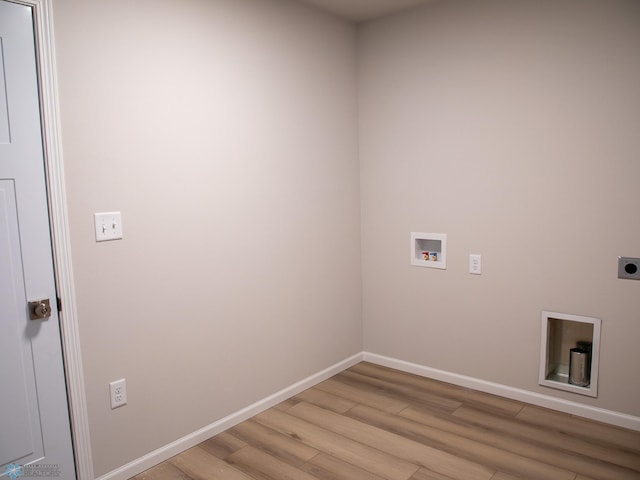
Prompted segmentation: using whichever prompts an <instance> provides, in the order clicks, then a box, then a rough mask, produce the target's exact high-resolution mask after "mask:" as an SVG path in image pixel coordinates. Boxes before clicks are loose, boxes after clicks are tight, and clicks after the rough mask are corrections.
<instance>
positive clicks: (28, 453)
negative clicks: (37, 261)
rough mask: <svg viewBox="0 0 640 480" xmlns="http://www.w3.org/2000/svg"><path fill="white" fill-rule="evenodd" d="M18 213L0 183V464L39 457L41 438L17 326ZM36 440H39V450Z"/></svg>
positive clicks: (25, 343)
mask: <svg viewBox="0 0 640 480" xmlns="http://www.w3.org/2000/svg"><path fill="white" fill-rule="evenodd" d="M17 213H18V212H17V210H16V203H15V192H14V186H13V181H10V180H0V284H1V285H2V286H3V288H2V290H0V318H2V319H3V320H2V322H0V339H1V340H0V365H12V366H13V368H2V369H0V385H3V387H4V388H3V389H2V408H1V409H0V425H2V430H3V432H2V435H1V436H0V465H4V464H7V463H19V464H25V463H29V462H30V461H33V460H36V459H37V458H38V457H41V456H42V439H41V438H38V437H37V435H38V432H37V431H35V432H34V431H33V426H34V423H33V416H34V413H35V414H36V415H37V409H36V406H37V398H36V396H35V391H34V389H33V388H29V387H32V386H33V385H35V381H34V374H33V364H32V362H30V360H29V358H30V356H31V342H30V340H29V338H28V337H27V336H26V335H25V333H26V332H25V331H24V330H25V329H24V322H23V321H20V319H21V318H22V317H24V313H23V310H24V305H25V302H26V297H25V291H24V279H23V275H22V268H21V266H22V260H21V254H20V237H19V234H18V215H17ZM21 314H22V315H21ZM7 386H8V387H7ZM36 420H37V417H36ZM34 438H35V439H36V440H39V441H38V442H37V443H38V445H37V446H36V445H35V444H34Z"/></svg>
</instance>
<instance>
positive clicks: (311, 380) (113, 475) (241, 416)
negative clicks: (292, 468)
mask: <svg viewBox="0 0 640 480" xmlns="http://www.w3.org/2000/svg"><path fill="white" fill-rule="evenodd" d="M362 359H363V357H362V352H361V353H357V354H355V355H353V356H351V357H349V358H347V359H346V360H343V361H341V362H338V363H336V364H335V365H332V366H331V367H329V368H326V369H325V370H322V371H321V372H319V373H316V374H314V375H311V376H310V377H307V378H305V379H303V380H301V381H299V382H297V383H294V384H293V385H291V386H289V387H286V388H284V389H282V390H280V391H279V392H276V393H274V394H273V395H270V396H268V397H266V398H264V399H262V400H259V401H257V402H255V403H253V404H251V405H249V406H248V407H245V408H243V409H242V410H238V411H237V412H235V413H232V414H230V415H227V416H226V417H224V418H222V419H220V420H218V421H217V422H213V423H212V424H210V425H207V426H205V427H203V428H201V429H199V430H196V431H195V432H193V433H190V434H189V435H186V436H184V437H182V438H179V439H178V440H176V441H175V442H172V443H170V444H168V445H165V446H164V447H161V448H158V449H157V450H154V451H153V452H150V453H148V454H147V455H144V456H143V457H140V458H138V459H136V460H133V461H131V462H129V463H127V464H126V465H123V466H122V467H120V468H117V469H115V470H112V471H111V472H109V473H107V474H105V475H103V476H101V477H99V478H98V479H97V480H127V479H128V478H131V477H133V476H135V475H138V474H139V473H142V472H144V471H145V470H147V469H149V468H151V467H153V466H154V465H157V464H158V463H160V462H164V461H165V460H168V459H169V458H171V457H173V456H175V455H177V454H178V453H180V452H183V451H185V450H187V449H188V448H191V447H194V446H196V445H198V444H199V443H201V442H204V441H205V440H207V439H209V438H211V437H213V436H215V435H217V434H219V433H222V432H224V431H225V430H227V429H229V428H231V427H233V426H234V425H237V424H239V423H241V422H244V421H245V420H247V419H249V418H251V417H253V416H255V415H257V414H259V413H260V412H263V411H265V410H267V409H269V408H271V407H273V406H275V405H277V404H278V403H280V402H283V401H284V400H287V399H289V398H291V397H293V396H294V395H297V394H298V393H300V392H302V391H304V390H306V389H308V388H311V387H313V386H314V385H317V384H318V383H320V382H322V381H324V380H326V379H327V378H330V377H332V376H334V375H336V374H338V373H340V372H342V371H343V370H346V369H347V368H349V367H352V366H353V365H356V364H357V363H360V362H361V361H362Z"/></svg>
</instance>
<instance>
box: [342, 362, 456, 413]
mask: <svg viewBox="0 0 640 480" xmlns="http://www.w3.org/2000/svg"><path fill="white" fill-rule="evenodd" d="M334 378H335V379H336V380H338V381H346V382H348V383H350V384H351V385H356V386H358V387H359V388H362V389H364V390H367V391H372V392H376V393H380V394H382V395H388V396H390V397H392V398H398V399H402V400H403V401H408V402H410V403H411V404H413V405H421V406H423V407H427V408H432V409H437V410H442V411H443V412H447V413H451V412H453V411H454V410H455V409H456V408H459V407H460V406H462V402H461V401H459V400H454V399H451V398H449V397H445V396H442V395H436V394H434V393H433V392H431V391H429V389H428V388H417V387H416V386H414V385H412V386H409V385H402V384H399V383H397V382H390V381H388V380H382V379H378V378H375V377H370V376H367V375H362V374H360V373H357V372H352V371H350V370H347V371H344V372H342V373H340V374H338V375H336V376H335V377H334Z"/></svg>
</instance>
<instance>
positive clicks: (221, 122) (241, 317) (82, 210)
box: [54, 0, 362, 475]
mask: <svg viewBox="0 0 640 480" xmlns="http://www.w3.org/2000/svg"><path fill="white" fill-rule="evenodd" d="M54 7H55V11H54V14H55V29H56V48H57V57H58V58H57V59H58V75H59V81H60V85H59V86H60V96H61V112H62V130H63V147H64V156H65V167H66V180H67V187H68V192H67V194H68V200H69V216H70V224H71V237H72V238H71V240H72V249H73V261H74V274H75V280H76V288H77V300H78V315H79V321H80V335H81V342H82V345H81V346H82V353H83V362H84V371H85V375H86V378H85V380H86V388H87V401H88V412H89V423H90V430H91V439H92V447H93V458H94V463H95V473H96V475H102V474H104V473H106V472H108V471H111V470H113V469H115V468H117V467H119V466H121V465H123V464H125V463H127V462H129V461H131V460H134V459H136V458H138V457H140V456H142V455H144V454H146V453H148V452H150V451H152V450H154V449H156V448H159V447H161V446H164V445H166V444H168V443H170V442H172V441H174V440H176V439H177V438H180V437H181V436H183V435H186V434H188V433H191V432H193V431H195V430H197V429H199V428H200V427H203V426H205V425H207V424H209V423H211V422H214V421H216V420H218V419H220V418H222V417H224V416H226V415H228V414H229V413H232V412H235V411H237V410H239V409H241V408H243V407H244V406H247V405H249V404H251V403H252V402H255V401H256V400H259V399H262V398H264V397H266V396H268V395H270V394H272V393H274V392H276V391H277V390H279V389H281V388H283V387H286V386H289V385H291V384H293V383H295V382H296V381H298V380H300V379H302V378H305V377H307V376H308V375H311V374H313V373H316V372H318V371H320V370H322V369H324V368H326V367H328V366H329V365H332V364H334V363H336V362H338V361H341V360H343V359H345V358H347V357H349V356H351V355H353V354H354V353H357V352H360V351H361V350H362V323H361V318H362V314H361V294H360V291H361V279H360V217H359V215H360V212H359V208H360V204H359V202H360V199H359V173H358V161H357V130H356V120H357V118H356V117H357V112H356V93H355V86H356V77H355V73H356V62H355V48H356V43H355V41H356V39H355V28H354V26H353V25H351V24H349V23H347V22H344V21H339V20H336V19H335V18H332V17H330V16H328V15H324V14H321V13H319V12H318V11H316V10H314V9H312V8H310V7H307V6H303V5H298V4H295V3H291V2H281V1H275V0H215V1H213V0H180V1H171V0H153V1H150V0H137V1H135V2H130V1H125V0H109V1H105V0H99V1H92V2H87V1H80V0H56V2H55V5H54ZM111 210H120V211H122V214H123V224H124V233H125V238H124V240H122V241H117V242H109V243H100V244H97V243H96V242H95V240H94V233H93V215H92V214H93V212H101V211H111ZM121 377H126V379H127V386H128V400H129V403H128V405H127V406H125V407H123V408H119V409H117V410H113V411H112V410H111V409H110V407H109V394H108V383H109V382H110V381H113V380H117V379H119V378H121Z"/></svg>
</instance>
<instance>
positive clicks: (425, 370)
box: [96, 352, 640, 480]
mask: <svg viewBox="0 0 640 480" xmlns="http://www.w3.org/2000/svg"><path fill="white" fill-rule="evenodd" d="M361 361H366V362H371V363H375V364H376V365H381V366H384V367H389V368H393V369H396V370H400V371H402V372H407V373H413V374H415V375H420V376H422V377H427V378H432V379H434V380H440V381H442V382H447V383H451V384H454V385H459V386H461V387H468V388H472V389H474V390H478V391H481V392H486V393H491V394H494V395H499V396H501V397H505V398H511V399H513V400H519V401H521V402H526V403H530V404H532V405H537V406H540V407H545V408H550V409H552V410H557V411H559V412H564V413H569V414H572V415H577V416H580V417H585V418H589V419H591V420H597V421H600V422H604V423H608V424H611V425H617V426H619V427H624V428H629V429H631V430H637V431H640V417H634V416H632V415H626V414H624V413H619V412H614V411H611V410H605V409H602V408H596V407H590V406H588V405H582V404H580V403H576V402H571V401H568V400H563V399H559V398H555V397H550V396H548V395H542V394H540V393H535V392H530V391H528V390H522V389H519V388H514V387H509V386H507V385H501V384H499V383H493V382H488V381H486V380H480V379H478V378H473V377H467V376H464V375H459V374H457V373H451V372H446V371H444V370H438V369H435V368H431V367H425V366H424V365H418V364H416V363H410V362H405V361H403V360H398V359H395V358H390V357H385V356H383V355H378V354H375V353H370V352H360V353H357V354H355V355H353V356H351V357H349V358H347V359H346V360H343V361H341V362H338V363H336V364H335V365H332V366H331V367H329V368H327V369H325V370H322V371H321V372H318V373H316V374H314V375H311V376H310V377H307V378H305V379H303V380H301V381H299V382H297V383H295V384H293V385H291V386H289V387H287V388H284V389H282V390H280V391H279V392H276V393H274V394H273V395H270V396H269V397H266V398H264V399H262V400H259V401H258V402H256V403H254V404H252V405H249V406H248V407H245V408H243V409H242V410H238V411H237V412H235V413H232V414H231V415H228V416H226V417H224V418H222V419H220V420H218V421H217V422H214V423H212V424H210V425H207V426H205V427H203V428H201V429H200V430H196V431H195V432H193V433H191V434H189V435H187V436H185V437H182V438H180V439H178V440H176V441H175V442H172V443H170V444H168V445H165V446H164V447H161V448H159V449H157V450H154V451H153V452H150V453H148V454H147V455H144V456H143V457H140V458H138V459H136V460H133V461H132V462H129V463H127V464H126V465H123V466H122V467H120V468H117V469H116V470H113V471H111V472H109V473H107V474H105V475H103V476H101V477H98V478H97V479H96V480H127V479H129V478H131V477H133V476H135V475H138V474H139V473H142V472H144V471H145V470H147V469H149V468H151V467H153V466H154V465H157V464H158V463H160V462H164V461H165V460H168V459H169V458H171V457H173V456H174V455H177V454H179V453H180V452H183V451H185V450H187V449H188V448H191V447H194V446H196V445H198V444H199V443H201V442H204V441H205V440H207V439H208V438H211V437H213V436H215V435H217V434H219V433H222V432H224V431H225V430H227V429H229V428H231V427H233V426H234V425H237V424H238V423H241V422H243V421H245V420H247V419H249V418H251V417H253V416H255V415H257V414H259V413H261V412H263V411H265V410H267V409H269V408H271V407H273V406H275V405H277V404H278V403H280V402H282V401H284V400H287V399H288V398H291V397H293V396H294V395H296V394H298V393H300V392H302V391H303V390H306V389H307V388H311V387H313V386H314V385H316V384H318V383H320V382H322V381H324V380H326V379H327V378H330V377H332V376H334V375H336V374H338V373H340V372H341V371H343V370H346V369H347V368H349V367H352V366H353V365H355V364H357V363H359V362H361Z"/></svg>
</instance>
